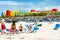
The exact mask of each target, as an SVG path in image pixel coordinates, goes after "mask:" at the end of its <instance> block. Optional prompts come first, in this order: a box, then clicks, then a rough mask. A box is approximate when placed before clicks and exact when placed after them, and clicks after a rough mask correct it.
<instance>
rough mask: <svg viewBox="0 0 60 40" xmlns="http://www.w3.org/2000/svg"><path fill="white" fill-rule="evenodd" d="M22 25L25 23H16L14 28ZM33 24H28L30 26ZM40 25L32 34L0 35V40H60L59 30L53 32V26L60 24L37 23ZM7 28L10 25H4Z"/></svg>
mask: <svg viewBox="0 0 60 40" xmlns="http://www.w3.org/2000/svg"><path fill="white" fill-rule="evenodd" d="M20 23H22V24H23V26H24V25H25V24H26V23H25V22H17V23H16V27H17V28H18V26H19V24H20ZM32 23H33V22H31V23H29V24H32ZM38 23H39V24H42V26H40V27H39V29H38V30H37V31H36V32H34V33H27V32H25V33H20V34H15V35H10V34H8V35H7V34H4V35H0V40H60V28H59V29H58V30H54V27H55V24H60V22H52V23H49V22H38ZM5 25H6V27H7V28H10V26H11V23H5Z"/></svg>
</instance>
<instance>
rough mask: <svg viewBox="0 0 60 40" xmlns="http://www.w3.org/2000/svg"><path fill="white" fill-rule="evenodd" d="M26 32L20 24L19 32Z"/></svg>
mask: <svg viewBox="0 0 60 40" xmlns="http://www.w3.org/2000/svg"><path fill="white" fill-rule="evenodd" d="M23 30H24V28H23V26H22V24H20V26H19V28H18V31H20V32H22V31H23Z"/></svg>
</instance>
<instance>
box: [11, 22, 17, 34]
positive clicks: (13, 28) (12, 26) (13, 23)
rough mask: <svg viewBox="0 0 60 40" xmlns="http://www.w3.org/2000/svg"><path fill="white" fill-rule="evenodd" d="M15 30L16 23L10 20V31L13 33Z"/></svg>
mask: <svg viewBox="0 0 60 40" xmlns="http://www.w3.org/2000/svg"><path fill="white" fill-rule="evenodd" d="M15 31H16V24H15V22H14V21H12V25H11V33H12V34H15Z"/></svg>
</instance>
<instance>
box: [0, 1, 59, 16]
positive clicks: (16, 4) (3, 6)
mask: <svg viewBox="0 0 60 40" xmlns="http://www.w3.org/2000/svg"><path fill="white" fill-rule="evenodd" d="M53 8H57V9H58V10H59V11H60V0H0V16H1V12H4V11H6V10H25V11H30V10H31V9H35V10H40V11H42V10H51V9H53Z"/></svg>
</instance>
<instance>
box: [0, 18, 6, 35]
mask: <svg viewBox="0 0 60 40" xmlns="http://www.w3.org/2000/svg"><path fill="white" fill-rule="evenodd" d="M4 21H5V20H4V18H3V19H2V20H1V29H2V32H1V34H2V35H3V34H4V33H5V29H6V26H5V24H4Z"/></svg>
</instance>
